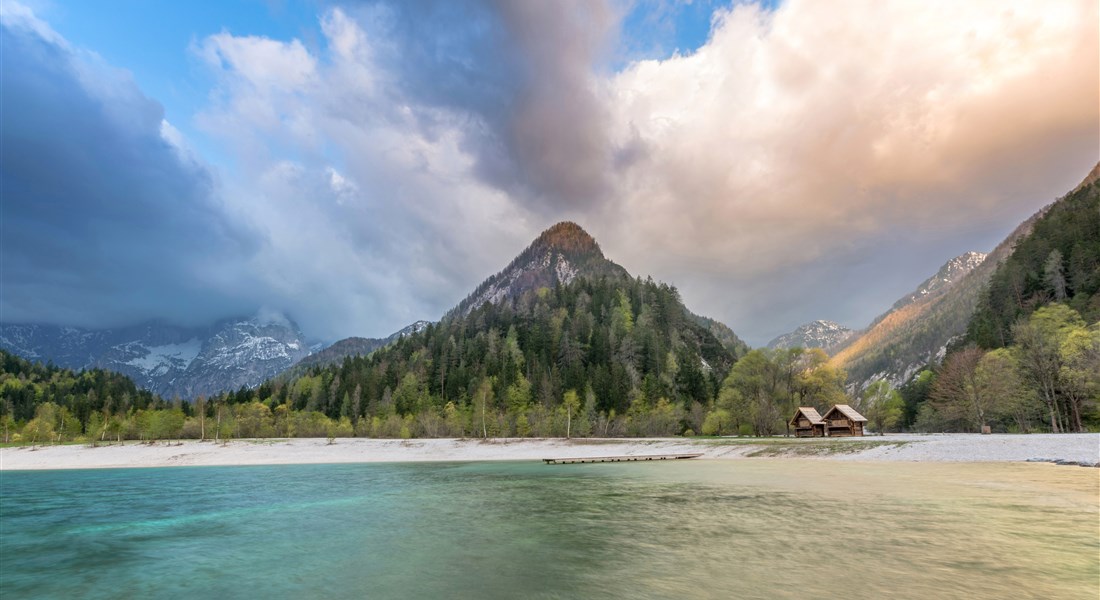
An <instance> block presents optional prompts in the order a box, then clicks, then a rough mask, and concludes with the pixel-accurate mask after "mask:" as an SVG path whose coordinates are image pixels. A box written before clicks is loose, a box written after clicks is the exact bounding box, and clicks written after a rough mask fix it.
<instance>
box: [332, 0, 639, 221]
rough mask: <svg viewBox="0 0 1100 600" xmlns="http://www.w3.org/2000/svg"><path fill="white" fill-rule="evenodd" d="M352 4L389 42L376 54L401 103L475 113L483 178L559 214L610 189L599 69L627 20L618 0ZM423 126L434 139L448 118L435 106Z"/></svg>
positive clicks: (470, 119) (474, 139) (471, 145)
mask: <svg viewBox="0 0 1100 600" xmlns="http://www.w3.org/2000/svg"><path fill="white" fill-rule="evenodd" d="M348 10H349V11H351V14H352V15H355V16H357V17H359V21H360V23H361V24H363V25H364V27H366V28H367V29H368V31H369V32H371V33H374V34H376V35H377V36H378V37H380V38H382V39H384V40H385V42H384V43H381V44H378V45H377V46H376V48H375V50H376V51H377V55H376V57H375V60H376V62H377V64H378V65H379V66H381V67H383V68H384V69H386V71H387V72H388V73H390V74H391V75H393V79H391V80H390V81H389V83H392V84H393V86H394V88H395V89H400V90H401V91H400V96H401V99H402V100H404V101H412V102H416V103H421V104H423V105H425V106H429V107H437V108H443V109H446V110H448V111H458V112H460V113H461V114H463V115H464V117H465V119H466V121H465V122H464V123H462V124H461V125H460V126H461V128H462V131H463V138H464V139H463V147H464V148H465V149H466V150H467V151H468V152H470V153H471V154H472V155H473V156H474V157H475V158H476V160H477V164H476V173H477V175H478V176H479V177H480V178H481V179H482V180H483V181H485V182H486V183H488V184H490V185H493V186H495V187H498V188H500V189H503V190H506V191H508V192H509V193H510V194H512V195H513V196H514V197H515V199H516V200H517V201H519V202H521V203H523V204H524V205H526V206H527V207H528V208H530V209H534V210H536V211H537V212H540V213H542V214H550V215H553V214H557V213H560V212H561V211H563V210H570V209H577V208H585V207H586V206H588V205H590V204H592V203H595V202H598V201H599V200H601V199H602V197H603V195H604V194H606V193H607V192H608V189H609V188H608V183H609V182H608V181H607V176H608V172H609V167H610V166H611V160H612V159H613V158H614V156H615V149H614V148H613V147H612V146H611V145H610V144H609V141H608V136H607V131H606V129H607V115H606V106H605V104H604V102H603V100H602V99H601V97H600V95H599V89H598V88H599V79H598V78H597V77H596V74H597V73H598V71H599V65H600V64H602V63H603V62H605V58H606V55H608V53H609V52H610V42H611V41H612V40H613V39H614V34H615V29H616V27H617V24H618V19H619V15H618V14H617V13H616V11H615V10H614V9H613V8H612V7H611V6H610V5H608V4H605V3H602V2H552V3H542V2H480V1H467V2H451V1H432V0H426V1H421V2H400V3H384V4H376V3H371V4H369V5H367V6H366V7H363V6H361V5H349V8H348ZM451 124H453V123H451ZM419 125H420V126H421V127H422V128H423V131H424V132H425V133H426V134H427V135H431V133H432V129H433V127H435V126H437V125H438V124H437V123H436V122H435V121H434V120H433V119H432V117H431V115H430V114H424V115H421V116H420V120H419Z"/></svg>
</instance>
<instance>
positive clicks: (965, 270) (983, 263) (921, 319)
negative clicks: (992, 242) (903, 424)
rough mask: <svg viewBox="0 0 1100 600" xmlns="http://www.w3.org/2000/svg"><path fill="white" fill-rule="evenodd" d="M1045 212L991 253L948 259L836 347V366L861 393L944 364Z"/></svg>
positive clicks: (903, 380) (1023, 225) (970, 253)
mask: <svg viewBox="0 0 1100 600" xmlns="http://www.w3.org/2000/svg"><path fill="white" fill-rule="evenodd" d="M1041 212H1042V211H1040V213H1037V214H1036V215H1035V216H1032V217H1031V218H1030V219H1028V220H1027V221H1025V222H1024V223H1022V224H1020V226H1019V227H1017V228H1016V230H1015V231H1013V232H1012V234H1011V235H1009V236H1008V238H1007V239H1005V241H1003V242H1001V244H1000V245H998V246H997V248H995V249H994V250H993V252H992V253H990V254H983V253H981V252H967V253H966V254H963V255H961V256H956V257H955V258H952V259H951V260H949V261H947V263H945V264H944V265H943V266H942V267H940V269H939V271H937V272H936V274H935V275H933V276H931V277H929V278H928V279H925V280H924V282H922V283H921V284H920V285H919V286H918V287H917V289H916V290H914V291H913V292H912V293H909V294H907V295H905V296H903V297H902V298H900V299H898V301H897V302H895V303H894V305H893V306H892V307H891V308H890V310H888V311H886V312H885V313H883V314H881V315H879V316H878V317H877V318H876V319H875V320H874V321H872V322H871V324H870V325H868V326H867V328H866V329H863V330H862V331H858V332H856V333H855V334H853V335H852V336H850V337H849V338H848V339H847V340H845V341H844V342H843V343H841V344H839V345H838V346H837V347H835V348H834V350H833V352H832V354H833V358H832V363H833V364H834V365H836V366H839V367H842V368H844V369H845V370H846V371H847V372H848V380H849V382H850V384H851V386H852V388H853V389H855V390H858V389H862V388H865V387H866V386H867V385H868V384H870V383H871V382H872V381H876V380H879V379H885V380H887V381H889V382H890V383H891V384H892V385H894V386H900V385H902V384H903V383H905V382H906V381H907V380H908V379H909V378H910V377H912V376H913V374H915V373H917V372H918V371H920V370H921V369H923V368H925V367H926V366H927V365H928V364H930V363H933V362H937V361H939V360H941V359H942V358H943V356H944V353H945V352H946V351H947V346H948V344H950V343H951V341H952V340H953V339H955V338H956V337H957V336H959V335H961V334H962V333H964V332H965V331H966V325H967V323H968V322H969V320H970V315H971V314H973V312H974V306H975V305H976V304H977V302H978V298H979V296H980V294H981V293H982V289H983V288H984V287H985V285H986V283H988V282H989V278H990V276H991V275H992V274H993V271H994V269H996V266H997V264H998V263H1000V262H1001V261H1002V260H1004V258H1005V257H1007V256H1008V255H1009V254H1011V253H1012V248H1013V247H1014V245H1015V243H1016V241H1017V240H1019V239H1020V238H1021V237H1023V236H1024V235H1026V234H1027V233H1028V232H1030V231H1031V226H1032V225H1033V224H1034V222H1035V219H1037V218H1038V216H1039V215H1040V214H1041Z"/></svg>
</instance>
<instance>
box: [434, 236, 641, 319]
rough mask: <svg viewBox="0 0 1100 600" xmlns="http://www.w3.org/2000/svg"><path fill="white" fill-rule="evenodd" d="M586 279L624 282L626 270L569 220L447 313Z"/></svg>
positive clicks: (459, 312) (464, 311)
mask: <svg viewBox="0 0 1100 600" xmlns="http://www.w3.org/2000/svg"><path fill="white" fill-rule="evenodd" d="M578 274H583V275H584V276H585V277H588V278H589V279H595V278H599V277H609V278H612V279H627V278H629V277H630V274H629V273H627V272H626V269H624V268H622V267H620V266H619V265H617V264H615V263H613V262H611V261H609V260H607V258H605V257H604V255H603V251H602V250H600V245H599V244H597V243H596V240H595V239H593V238H592V236H591V235H589V234H588V232H587V231H585V230H584V229H582V228H581V226H580V225H577V224H576V223H573V222H570V221H563V222H561V223H558V224H556V225H554V226H553V227H551V228H549V229H547V230H546V231H544V232H542V234H540V235H539V236H538V237H537V238H535V241H534V242H532V243H531V245H530V246H528V247H527V249H526V250H524V251H523V252H521V253H520V254H519V256H517V257H516V258H515V259H514V260H513V261H512V262H510V263H509V264H508V266H506V267H504V269H503V270H502V271H500V272H499V273H497V274H496V275H493V276H492V277H489V278H488V279H486V280H485V281H484V282H482V283H481V285H479V286H477V288H475V289H474V291H473V293H471V294H470V295H469V296H467V297H466V299H464V300H463V301H462V302H460V303H459V304H458V306H456V307H455V308H453V309H452V310H451V311H450V312H448V313H447V315H446V316H447V317H454V316H459V317H464V316H466V315H468V314H470V312H471V311H473V310H474V309H476V308H478V307H480V306H481V305H482V304H485V303H486V302H489V303H492V304H497V303H500V302H501V301H504V300H508V299H514V298H518V297H519V296H521V295H523V294H524V293H525V292H528V291H531V290H538V289H539V288H553V287H554V286H555V285H557V284H567V283H569V282H571V281H573V279H574V278H575V277H576V276H577V275H578Z"/></svg>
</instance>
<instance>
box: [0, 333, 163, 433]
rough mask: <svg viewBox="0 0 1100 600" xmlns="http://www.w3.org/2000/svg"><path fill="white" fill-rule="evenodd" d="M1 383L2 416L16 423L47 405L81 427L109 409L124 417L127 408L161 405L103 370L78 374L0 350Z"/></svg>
mask: <svg viewBox="0 0 1100 600" xmlns="http://www.w3.org/2000/svg"><path fill="white" fill-rule="evenodd" d="M0 381H3V382H5V383H6V385H4V386H3V389H4V393H3V400H4V404H5V407H4V411H5V414H6V415H10V416H11V417H13V418H14V419H15V420H16V421H17V422H19V421H21V422H26V421H29V420H31V419H32V418H34V413H35V409H36V408H37V407H39V406H41V405H42V404H44V403H46V402H53V403H54V404H57V405H58V406H64V407H66V408H68V409H69V410H70V411H71V412H72V414H73V416H75V417H76V418H77V419H79V420H80V421H81V422H84V423H86V422H87V418H88V416H89V414H90V413H97V414H99V413H102V412H103V410H104V408H107V407H108V405H110V406H109V408H110V409H111V410H115V411H118V412H123V413H125V412H126V411H127V410H129V409H130V408H135V409H145V408H149V407H150V406H155V405H157V404H158V403H162V402H163V401H162V400H161V399H159V398H157V397H155V396H154V395H153V393H152V392H150V391H148V390H142V389H139V388H138V387H137V385H136V384H134V382H133V380H131V379H130V378H129V377H126V376H125V375H121V374H119V373H114V372H111V371H105V370H102V369H92V370H89V371H83V372H79V373H78V372H74V371H72V370H71V369H65V368H62V367H58V366H56V365H44V364H42V363H40V362H32V361H29V360H26V359H23V358H20V357H18V356H16V355H14V354H11V353H9V352H5V351H4V350H0ZM51 428H52V424H51ZM4 433H5V436H6V435H7V434H8V432H7V431H5V432H4ZM3 441H5V442H6V441H8V440H7V439H4V440H3ZM27 441H30V440H27Z"/></svg>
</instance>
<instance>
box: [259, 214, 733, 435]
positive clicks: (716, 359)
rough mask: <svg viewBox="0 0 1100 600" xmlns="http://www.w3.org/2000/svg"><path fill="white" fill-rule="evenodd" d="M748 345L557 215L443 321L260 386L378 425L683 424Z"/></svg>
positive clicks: (607, 428)
mask: <svg viewBox="0 0 1100 600" xmlns="http://www.w3.org/2000/svg"><path fill="white" fill-rule="evenodd" d="M716 334H717V335H716ZM745 351H747V346H746V345H745V344H744V342H742V341H741V340H740V339H738V338H737V336H736V335H735V334H734V333H733V332H732V331H731V330H729V328H728V327H725V326H724V325H722V324H720V323H718V322H716V321H713V320H711V319H707V318H705V317H699V316H697V315H694V314H692V313H691V312H690V311H688V310H687V308H686V307H684V305H683V303H682V302H681V300H680V297H679V293H678V292H677V291H676V289H675V288H673V287H670V286H668V285H664V284H658V283H655V282H653V281H652V280H649V279H647V280H641V279H635V278H632V277H631V276H630V275H629V273H627V272H626V270H625V269H623V268H622V267H620V266H619V265H617V264H615V263H613V262H611V261H609V260H607V259H606V258H605V257H604V256H603V254H602V252H601V251H600V249H599V245H598V244H596V242H595V240H593V239H592V238H591V236H589V235H588V234H587V233H586V232H585V231H584V230H583V229H581V228H580V227H579V226H577V225H575V224H573V223H559V224H558V225H555V226H554V227H551V228H550V229H548V230H547V231H545V232H543V234H542V235H540V236H539V237H538V238H537V239H536V240H535V241H534V242H533V243H532V244H531V245H530V246H529V247H528V248H527V249H526V250H524V251H523V252H522V253H521V254H520V255H519V256H518V257H517V258H516V259H515V260H513V261H512V262H511V263H510V264H509V265H508V266H507V267H506V268H505V269H504V270H502V271H501V272H500V273H498V274H496V275H494V276H493V277H491V278H489V279H488V280H486V282H484V283H483V284H481V285H480V286H478V288H477V289H476V290H475V291H474V292H473V293H472V294H471V295H470V296H469V297H467V298H466V299H465V300H463V301H462V302H461V303H460V304H459V305H458V306H456V307H455V309H453V310H451V311H450V312H449V313H448V314H447V316H445V318H444V319H443V320H442V321H441V322H440V323H438V324H433V325H431V326H429V327H427V328H425V329H424V330H423V331H421V332H418V333H415V334H413V335H410V336H408V337H405V338H402V339H400V340H398V341H397V343H395V344H394V345H392V346H390V347H388V348H384V349H381V350H378V351H376V352H374V353H373V354H371V355H370V356H368V357H360V358H351V359H348V360H345V361H344V363H343V364H341V365H334V366H329V367H323V368H322V367H316V368H313V369H310V370H309V371H308V372H307V373H306V374H305V375H303V376H302V377H299V378H296V379H293V380H291V381H288V382H286V383H285V385H277V386H270V387H268V388H265V390H261V391H267V390H270V393H272V394H279V395H280V398H278V399H277V400H276V402H289V403H290V404H291V405H292V406H293V407H294V408H299V409H306V408H309V409H314V410H318V411H320V412H323V413H325V414H327V415H329V416H330V417H335V418H338V417H341V416H345V417H348V418H350V419H351V420H352V421H354V422H358V421H359V420H360V419H367V420H370V421H375V425H374V427H376V428H377V427H382V428H383V429H385V428H387V427H388V428H389V429H397V428H399V427H406V428H410V427H411V428H413V429H417V430H419V431H427V432H431V431H436V430H439V429H440V428H446V429H447V431H449V432H450V433H451V434H453V435H470V434H474V433H478V432H477V431H475V430H476V429H478V428H479V427H480V429H481V433H483V434H490V435H491V434H493V433H494V432H495V433H496V434H498V435H499V434H505V433H507V434H513V435H531V434H539V435H562V434H565V433H579V434H585V435H587V434H591V433H601V434H607V435H611V434H627V433H649V434H658V433H679V432H681V431H683V430H684V429H691V428H693V427H694V429H695V430H698V428H699V427H701V425H702V419H703V418H704V416H705V410H706V409H705V407H706V406H707V405H708V404H709V403H710V402H712V401H713V400H714V398H715V397H716V395H717V393H718V389H719V386H720V383H721V381H722V379H723V378H724V377H725V376H726V374H727V373H728V371H729V368H730V367H731V365H732V364H733V362H734V360H735V359H736V357H737V356H738V355H739V354H743V353H744V352H745ZM276 388H278V389H277V390H276ZM314 390H317V393H313V391H314ZM265 400H266V399H265V398H260V401H261V402H263V401H265ZM407 419H412V420H413V423H412V424H411V425H410V423H406V420H407ZM574 419H576V423H575V425H576V429H574V428H573V427H574V422H573V421H574ZM436 421H439V422H438V423H437V422H436ZM444 422H447V423H449V424H448V425H444V424H441V423H444ZM386 423H389V425H386ZM475 425H476V427H475ZM392 433H396V431H395V432H392Z"/></svg>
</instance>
